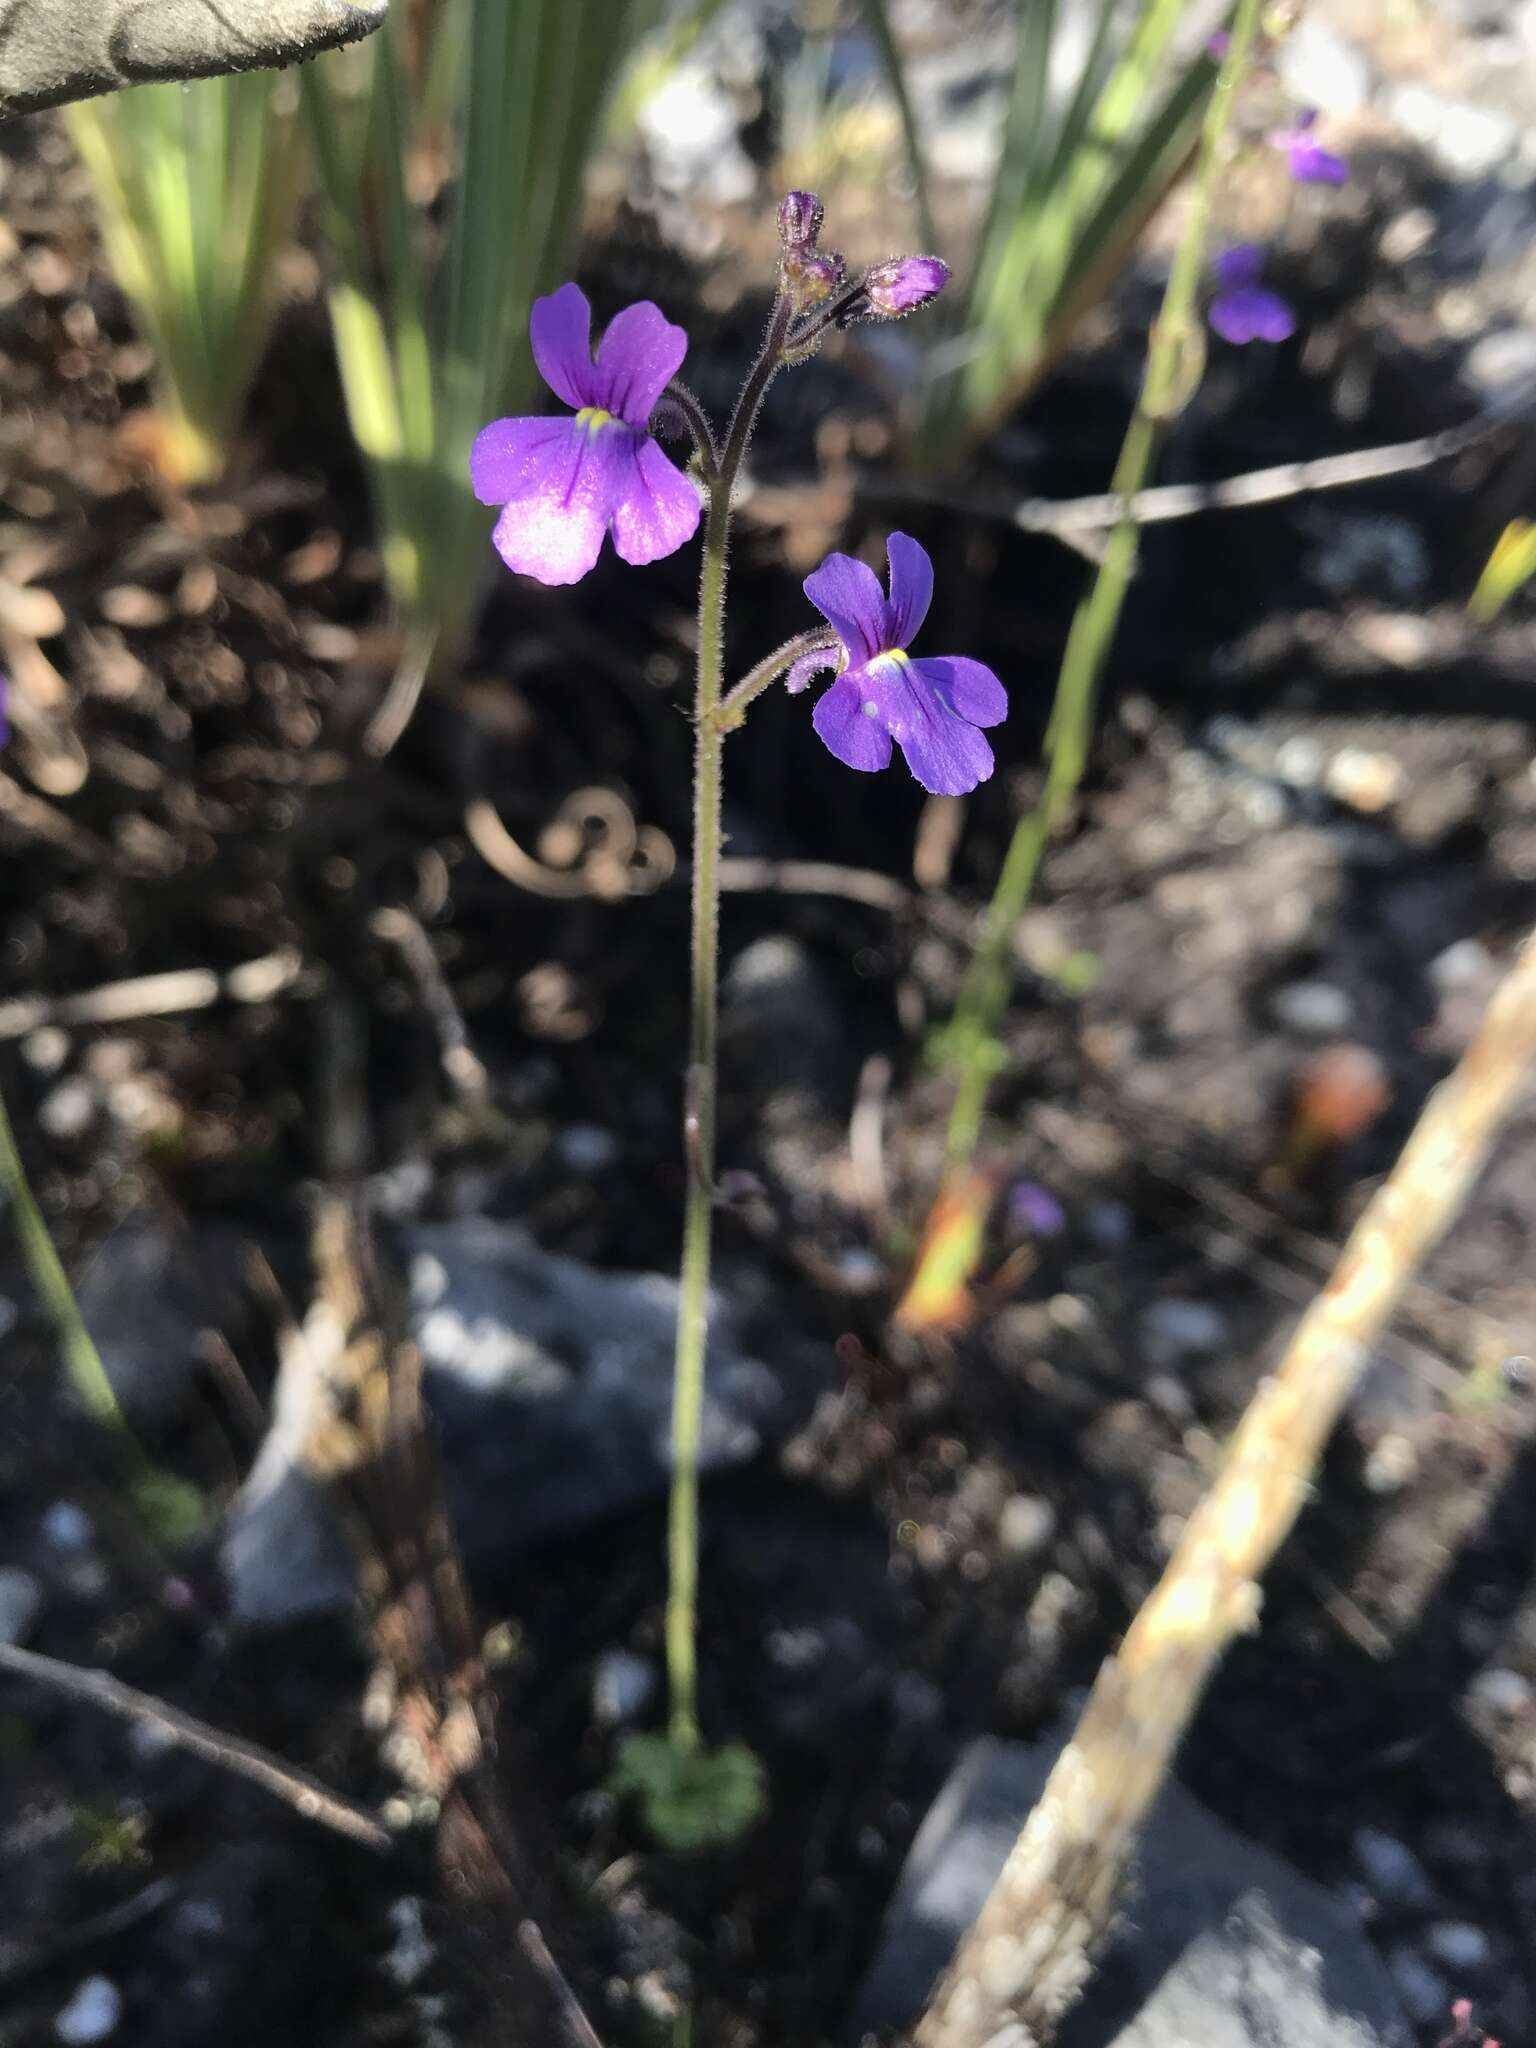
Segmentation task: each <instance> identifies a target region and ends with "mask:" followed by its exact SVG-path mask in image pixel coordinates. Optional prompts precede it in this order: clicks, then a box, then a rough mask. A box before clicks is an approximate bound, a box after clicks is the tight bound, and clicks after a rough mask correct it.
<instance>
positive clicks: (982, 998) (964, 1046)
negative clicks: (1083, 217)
mask: <svg viewBox="0 0 1536 2048" xmlns="http://www.w3.org/2000/svg"><path fill="white" fill-rule="evenodd" d="M1258 18H1259V0H1239V4H1238V7H1237V9H1236V13H1235V15H1234V18H1233V25H1232V40H1231V45H1230V47H1229V49H1228V51H1227V55H1226V57H1225V59H1224V61H1223V63H1222V65H1221V69H1220V72H1219V75H1218V77H1217V81H1216V87H1215V90H1214V92H1213V94H1212V96H1211V99H1210V103H1209V105H1208V107H1207V109H1206V115H1205V121H1204V124H1203V127H1202V130H1201V137H1200V150H1199V160H1198V169H1197V173H1196V179H1195V192H1194V199H1193V203H1192V204H1191V207H1190V211H1189V217H1188V219H1187V220H1186V221H1185V223H1184V229H1183V232H1182V234H1181V235H1180V237H1179V241H1178V246H1177V248H1176V249H1175V251H1174V257H1173V264H1172V267H1171V269H1170V271H1169V275H1168V283H1167V286H1166V288H1165V290H1164V293H1163V303H1162V308H1161V310H1160V311H1159V313H1158V316H1157V319H1156V321H1155V322H1154V323H1153V327H1152V332H1151V335H1150V337H1149V339H1148V344H1147V367H1146V372H1145V375H1144V376H1143V379H1142V385H1141V391H1140V394H1139V396H1138V398H1137V402H1136V410H1135V412H1134V413H1133V414H1132V416H1131V424H1130V427H1129V429H1128V430H1127V432H1126V436H1125V441H1124V443H1123V445H1122V447H1121V450H1120V456H1119V460H1118V461H1117V462H1116V464H1115V472H1114V476H1113V478H1112V480H1111V483H1110V491H1111V494H1112V495H1113V496H1115V497H1117V498H1119V499H1121V500H1123V501H1126V502H1127V505H1128V501H1129V500H1131V499H1132V498H1133V497H1134V496H1135V494H1136V493H1137V492H1138V491H1140V490H1141V489H1142V488H1143V486H1144V485H1145V483H1146V481H1147V477H1148V475H1149V473H1150V471H1151V468H1152V462H1153V458H1154V457H1155V455H1156V453H1157V449H1158V445H1159V443H1160V441H1161V439H1162V435H1163V430H1164V428H1165V427H1166V426H1167V424H1168V421H1169V420H1170V419H1171V418H1172V417H1173V416H1174V415H1175V414H1176V413H1177V412H1178V411H1179V410H1180V409H1181V408H1182V406H1183V405H1184V404H1185V403H1187V401H1188V399H1189V397H1190V395H1191V392H1192V390H1193V388H1194V385H1195V383H1196V382H1197V381H1198V377H1199V371H1200V366H1201V363H1202V361H1203V349H1204V343H1203V337H1202V333H1201V329H1200V326H1199V321H1198V314H1197V311H1196V301H1197V297H1198V293H1199V288H1200V276H1201V272H1202V269H1203V268H1204V263H1205V240H1206V226H1207V223H1208V221H1209V218H1210V211H1211V201H1212V198H1213V197H1214V194H1215V190H1216V180H1217V177H1218V175H1219V172H1220V167H1221V161H1222V151H1223V145H1224V143H1225V138H1226V133H1227V125H1228V122H1229V120H1230V117H1231V111H1232V104H1233V99H1234V96H1235V93H1236V88H1237V84H1238V82H1239V80H1240V79H1241V78H1242V76H1243V74H1244V72H1245V71H1246V69H1247V66H1248V62H1249V58H1250V55H1251V53H1252V49H1253V44H1254V40H1255V37H1256V34H1257V29H1258ZM1137 539H1138V528H1137V525H1136V520H1135V517H1134V514H1133V513H1132V512H1131V511H1130V510H1129V509H1127V511H1126V512H1125V514H1124V516H1122V518H1121V519H1120V521H1119V523H1118V525H1117V526H1116V527H1115V528H1114V530H1113V532H1112V533H1111V535H1110V538H1109V544H1108V547H1107V548H1106V550H1105V554H1104V559H1103V561H1102V562H1101V563H1100V565H1099V568H1098V571H1097V573H1096V575H1095V576H1094V580H1093V584H1092V587H1091V588H1090V590H1089V591H1088V593H1087V595H1086V596H1085V597H1084V598H1083V600H1082V601H1081V603H1080V604H1079V605H1078V607H1077V610H1076V612H1075V613H1074V615H1073V619H1072V627H1071V631H1070V632H1069V633H1068V636H1067V645H1066V650H1065V652H1064V654H1063V656H1062V662H1061V673H1060V677H1059V679H1058V681H1057V684H1056V698H1055V702H1054V704H1053V705H1052V708H1051V722H1050V725H1049V727H1048V728H1047V731H1046V739H1045V750H1046V777H1045V788H1044V791H1043V792H1042V794H1041V797H1040V800H1039V802H1038V803H1037V804H1036V805H1035V808H1034V809H1033V810H1032V811H1030V812H1028V813H1027V814H1026V815H1025V816H1024V817H1022V818H1021V819H1020V820H1019V822H1018V824H1017V826H1016V827H1015V828H1014V834H1013V839H1012V842H1011V844H1010V845H1009V848H1008V853H1007V857H1006V858H1005V860H1004V862H1003V867H1002V872H1001V874H1000V875H999V877H998V881H997V887H996V889H995V890H994V891H993V895H992V901H991V903H990V905H989V906H988V910H987V918H986V925H985V928H984V931H983V934H982V938H981V941H980V943H979V944H978V946H977V948H976V952H975V955H974V956H973V958H972V961H971V965H970V969H969V971H968V973H967V975H966V978H965V981H964V984H963V985H962V987H961V991H960V998H959V1001H958V1002H957V1004H956V1006H955V1016H954V1022H953V1024H952V1025H951V1027H950V1037H949V1046H950V1055H949V1056H950V1060H951V1062H952V1063H953V1065H954V1066H955V1068H956V1069H957V1072H958V1078H959V1091H958V1094H957V1096H956V1099H955V1106H954V1110H953V1112H952V1114H951V1116H950V1122H949V1139H948V1146H947V1164H948V1168H949V1171H950V1172H951V1173H954V1172H958V1171H964V1170H965V1169H966V1168H968V1167H969V1166H970V1164H971V1162H972V1160H973V1159H974V1158H975V1155H976V1146H977V1142H978V1139H979V1137H980V1134H981V1116H982V1110H983V1108H984V1106H985V1102H986V1094H987V1087H988V1083H989V1081H990V1080H991V1077H992V1074H993V1072H994V1071H995V1066H996V1062H997V1057H998V1056H997V1051H996V1040H997V1032H998V1027H999V1025H1000V1023H1001V1021H1002V1015H1003V1010H1004V1008H1005V1006H1006V1004H1007V1000H1008V990H1009V986H1010V982H1011V978H1012V977H1011V973H1010V953H1011V948H1012V943H1013V934H1014V931H1015V929H1016V928H1017V925H1018V921H1019V918H1020V917H1021V916H1022V914H1023V911H1024V907H1025V905H1026V904H1027V903H1028V901H1029V897H1030V892H1031V890H1032V889H1033V887H1034V883H1035V877H1036V875H1037V874H1038V872H1039V868H1040V861H1041V856H1042V855H1043V853H1044V851H1045V847H1046V844H1047V842H1048V841H1049V839H1050V836H1051V834H1052V832H1053V831H1054V830H1055V829H1056V827H1057V825H1058V824H1059V823H1060V822H1061V819H1062V817H1063V816H1064V814H1065V812H1066V809H1067V806H1068V805H1069V804H1070V803H1071V801H1072V798H1073V796H1074V795H1075V793H1076V791H1077V787H1078V784H1079V783H1080V781H1081V780H1082V775H1083V769H1084V767H1085V765H1086V762H1087V758H1088V747H1089V742H1090V739H1091V736H1092V730H1093V709H1094V702H1095V698H1096V695H1097V690H1098V682H1099V677H1100V675H1101V674H1102V672H1103V668H1104V662H1105V659H1106V657H1107V656H1108V653H1109V647H1110V643H1111V641H1112V640H1113V638H1114V635H1115V628H1116V627H1117V625H1118V624H1119V621H1120V613H1121V609H1122V607H1123V605H1124V603H1125V594H1126V591H1127V589H1128V588H1129V586H1130V581H1131V577H1132V575H1133V574H1134V572H1135V567H1136V552H1137Z"/></svg>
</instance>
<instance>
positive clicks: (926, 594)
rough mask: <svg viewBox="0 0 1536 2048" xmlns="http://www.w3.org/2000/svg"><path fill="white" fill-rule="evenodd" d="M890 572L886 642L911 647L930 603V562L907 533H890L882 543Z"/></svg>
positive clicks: (926, 554)
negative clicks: (884, 542) (887, 538)
mask: <svg viewBox="0 0 1536 2048" xmlns="http://www.w3.org/2000/svg"><path fill="white" fill-rule="evenodd" d="M885 559H886V561H887V562H888V563H889V565H890V572H891V601H890V604H889V605H888V606H887V607H886V615H885V619H886V632H885V640H886V644H887V646H890V647H910V646H911V645H912V642H913V639H914V638H915V637H916V634H917V631H918V629H919V627H920V626H921V625H922V623H923V621H924V619H926V618H927V616H928V607H929V605H930V604H931V603H932V602H933V563H932V562H931V561H930V559H929V556H928V550H927V549H926V548H925V547H924V546H923V545H922V543H921V541H915V540H914V539H913V538H912V536H911V534H910V533H893V534H892V535H891V537H890V539H889V540H888V541H887V542H886V544H885Z"/></svg>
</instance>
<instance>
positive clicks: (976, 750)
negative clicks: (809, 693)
mask: <svg viewBox="0 0 1536 2048" xmlns="http://www.w3.org/2000/svg"><path fill="white" fill-rule="evenodd" d="M886 555H887V560H888V562H889V564H890V596H889V597H887V596H886V594H885V592H884V591H883V590H882V589H881V588H880V579H879V578H878V577H877V576H876V574H875V572H874V570H873V569H870V568H868V567H866V566H865V564H864V563H863V562H858V561H855V560H854V558H853V557H852V556H851V555H828V557H827V559H826V560H825V561H824V562H823V563H822V565H821V567H820V568H819V569H817V570H816V571H814V573H813V574H811V575H809V576H807V577H806V579H805V594H806V596H807V597H808V598H809V599H810V600H811V603H812V604H813V605H815V607H816V609H817V610H818V611H819V612H820V613H821V615H822V617H823V618H824V619H825V620H826V622H827V624H828V625H829V626H830V627H831V628H832V630H833V632H834V633H836V635H837V638H838V645H837V646H836V647H829V648H825V649H821V650H818V651H817V652H816V653H814V654H806V655H802V656H801V658H800V660H799V661H797V662H796V663H795V665H794V666H793V668H791V670H790V671H789V674H788V676H787V677H786V678H785V682H786V685H787V687H788V688H789V689H790V690H792V691H798V690H803V689H805V688H806V687H807V686H808V685H809V683H810V680H811V678H812V676H813V675H815V674H816V673H817V672H818V671H819V670H822V669H829V668H835V669H836V670H837V677H836V680H835V681H834V682H833V684H832V686H831V688H830V689H829V690H827V691H826V692H825V693H824V694H823V696H822V697H821V699H820V701H819V702H818V703H817V706H816V709H815V712H814V714H813V715H812V719H811V723H812V724H813V725H814V726H815V728H816V731H817V733H818V735H819V736H820V738H821V739H822V740H823V741H824V742H825V744H826V745H827V747H828V748H829V749H830V750H831V751H832V753H834V754H835V755H836V756H837V758H838V760H839V761H841V762H843V763H844V765H845V766H846V767H849V768H858V769H861V770H864V771H866V772H871V773H872V772H873V771H874V770H876V769H879V768H884V767H885V766H886V765H887V763H888V762H889V761H890V758H891V742H892V741H893V740H894V741H895V743H896V745H897V746H899V747H900V748H901V751H902V753H903V755H904V756H905V758H906V763H907V766H908V767H909V768H910V769H911V771H912V773H913V775H914V776H915V778H916V779H917V781H918V782H920V783H921V784H922V786H923V788H924V789H926V790H928V791H930V792H931V793H932V794H933V795H934V796H964V795H965V793H966V792H967V791H968V790H972V789H974V788H975V787H976V785H977V784H978V783H979V782H985V781H986V779H987V777H988V776H989V775H990V774H991V773H992V767H993V762H992V749H991V747H990V746H988V744H987V742H986V740H985V739H983V737H982V735H981V732H980V731H979V728H980V727H981V726H984V725H999V724H1001V722H1002V721H1003V719H1005V718H1006V717H1007V715H1008V696H1007V692H1006V691H1005V690H1004V688H1003V686H1002V684H1001V683H1000V682H999V681H998V679H997V677H996V676H995V675H994V674H993V673H992V671H991V669H989V668H987V667H986V666H984V664H983V663H981V662H979V661H972V660H970V659H969V657H967V656H966V655H963V654H929V655H924V656H922V657H921V658H914V657H913V656H912V655H910V654H908V652H907V648H908V646H909V644H910V643H911V641H912V640H913V639H914V638H915V637H916V634H917V632H918V629H919V628H920V627H921V625H922V623H923V620H924V619H925V618H926V617H927V615H928V606H929V603H930V602H931V600H932V597H933V563H932V562H931V561H930V560H929V558H928V552H927V550H926V549H925V548H924V547H923V546H922V545H921V543H920V542H918V541H915V540H914V539H913V538H912V536H911V535H910V534H909V533H893V534H892V535H891V537H890V540H889V541H888V543H887V545H886Z"/></svg>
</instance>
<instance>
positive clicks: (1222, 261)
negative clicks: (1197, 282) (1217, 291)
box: [1211, 242, 1264, 290]
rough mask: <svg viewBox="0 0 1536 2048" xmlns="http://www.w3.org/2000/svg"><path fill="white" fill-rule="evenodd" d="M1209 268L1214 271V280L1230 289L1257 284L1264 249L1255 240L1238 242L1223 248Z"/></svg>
mask: <svg viewBox="0 0 1536 2048" xmlns="http://www.w3.org/2000/svg"><path fill="white" fill-rule="evenodd" d="M1211 268H1212V269H1213V270H1214V271H1215V273H1216V282H1217V283H1218V284H1220V285H1225V286H1227V287H1229V288H1231V289H1234V290H1235V289H1236V288H1237V287H1238V286H1239V285H1245V284H1257V283H1258V281H1259V276H1260V274H1261V272H1262V271H1263V269H1264V251H1263V250H1262V249H1261V248H1260V247H1259V245H1258V243H1257V242H1239V243H1237V244H1236V245H1235V247H1233V248H1231V249H1223V250H1222V252H1221V254H1220V255H1219V256H1218V257H1217V258H1216V261H1215V262H1214V263H1213V264H1212V265H1211Z"/></svg>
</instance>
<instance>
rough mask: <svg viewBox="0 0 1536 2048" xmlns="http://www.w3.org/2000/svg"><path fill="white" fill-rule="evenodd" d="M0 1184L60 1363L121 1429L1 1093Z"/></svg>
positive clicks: (92, 1408)
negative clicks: (49, 1321)
mask: <svg viewBox="0 0 1536 2048" xmlns="http://www.w3.org/2000/svg"><path fill="white" fill-rule="evenodd" d="M0 1185H3V1186H4V1188H5V1194H6V1200H7V1201H8V1202H9V1204H10V1209H11V1214H12V1216H13V1217H14V1218H15V1219H16V1235H17V1237H18V1238H19V1239H20V1241H21V1254H22V1257H23V1258H24V1259H25V1260H26V1263H27V1271H28V1273H29V1274H30V1275H31V1278H32V1285H33V1286H34V1287H35V1288H36V1289H37V1291H38V1293H39V1294H40V1295H41V1296H42V1298H43V1301H44V1303H45V1305H46V1306H47V1309H48V1313H49V1315H50V1316H51V1317H52V1318H53V1325H54V1328H55V1329H56V1330H57V1332H58V1337H59V1349H60V1350H61V1351H62V1352H63V1354H64V1363H65V1366H66V1367H67V1369H68V1372H69V1377H70V1381H71V1383H72V1385H73V1386H74V1389H75V1392H76V1394H77V1395H78V1396H79V1399H80V1402H81V1405H82V1406H83V1407H84V1408H85V1409H87V1410H88V1412H89V1413H90V1414H92V1415H93V1416H94V1417H95V1418H96V1420H97V1421H98V1422H105V1423H107V1424H109V1425H110V1426H111V1427H113V1428H114V1429H126V1428H127V1424H126V1423H125V1422H124V1421H123V1412H122V1410H121V1409H120V1408H119V1407H118V1405H117V1396H116V1394H114V1393H113V1391H112V1382H111V1381H110V1380H109V1379H108V1378H107V1369H106V1367H105V1366H104V1365H103V1364H102V1362H101V1353H100V1352H99V1351H98V1350H97V1349H96V1344H95V1340H94V1339H93V1338H92V1336H91V1333H90V1331H89V1330H88V1329H87V1328H86V1327H85V1318H84V1316H82V1315H81V1313H80V1305H79V1303H78V1302H77V1301H76V1300H75V1291H74V1289H73V1288H72V1287H71V1286H70V1284H69V1276H68V1275H67V1274H66V1273H65V1271H64V1266H63V1262H62V1260H61V1259H60V1258H59V1254H58V1252H57V1250H56V1249H55V1247H54V1242H53V1236H52V1233H51V1232H50V1231H49V1228H48V1225H47V1224H46V1223H45V1222H44V1221H43V1212H42V1210H41V1209H39V1208H38V1206H37V1200H36V1197H35V1196H34V1195H33V1193H32V1186H31V1183H30V1182H29V1181H28V1179H27V1173H26V1168H25V1167H24V1166H23V1165H22V1163H21V1152H20V1149H19V1148H18V1146H17V1143H16V1134H15V1132H14V1131H13V1130H12V1129H11V1119H10V1115H9V1113H8V1111H7V1110H6V1106H5V1101H4V1098H3V1097H0Z"/></svg>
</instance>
